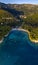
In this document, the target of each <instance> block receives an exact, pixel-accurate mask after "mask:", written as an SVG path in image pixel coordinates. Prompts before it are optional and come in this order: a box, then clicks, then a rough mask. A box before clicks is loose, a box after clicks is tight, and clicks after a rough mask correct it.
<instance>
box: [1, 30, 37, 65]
mask: <svg viewBox="0 0 38 65" xmlns="http://www.w3.org/2000/svg"><path fill="white" fill-rule="evenodd" d="M0 65H38V44H35V43H32V42H31V41H30V40H29V37H28V34H27V33H25V32H23V31H18V30H13V31H11V32H10V33H9V35H8V36H7V37H6V38H5V39H4V41H3V43H1V44H0Z"/></svg>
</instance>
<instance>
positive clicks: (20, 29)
mask: <svg viewBox="0 0 38 65" xmlns="http://www.w3.org/2000/svg"><path fill="white" fill-rule="evenodd" d="M12 30H19V31H24V32H27V33H28V35H29V39H30V40H31V42H34V43H38V40H33V39H31V37H30V32H29V31H28V30H25V29H22V28H13V29H12ZM12 30H11V31H12ZM7 36H8V34H7V35H5V37H7ZM3 39H4V38H2V39H1V40H0V43H2V42H3Z"/></svg>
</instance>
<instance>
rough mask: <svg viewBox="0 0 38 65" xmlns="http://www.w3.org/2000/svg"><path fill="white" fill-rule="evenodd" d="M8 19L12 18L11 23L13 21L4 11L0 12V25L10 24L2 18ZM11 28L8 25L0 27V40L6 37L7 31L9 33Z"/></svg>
mask: <svg viewBox="0 0 38 65" xmlns="http://www.w3.org/2000/svg"><path fill="white" fill-rule="evenodd" d="M8 17H12V21H13V16H12V15H11V14H10V13H9V12H7V11H4V10H2V9H1V10H0V23H2V22H12V21H10V20H6V21H5V20H3V19H2V18H8ZM10 29H11V27H10V26H9V25H8V26H7V25H0V39H1V38H2V37H3V36H4V35H6V34H7V33H8V32H9V31H10Z"/></svg>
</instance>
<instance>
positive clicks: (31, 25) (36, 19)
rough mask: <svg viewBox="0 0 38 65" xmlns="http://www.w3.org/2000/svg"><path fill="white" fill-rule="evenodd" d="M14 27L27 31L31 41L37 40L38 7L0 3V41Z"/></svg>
mask: <svg viewBox="0 0 38 65" xmlns="http://www.w3.org/2000/svg"><path fill="white" fill-rule="evenodd" d="M20 16H21V17H20ZM16 27H18V28H19V27H21V28H23V29H26V30H28V31H29V32H30V35H31V38H32V39H38V5H32V4H4V3H0V39H1V38H2V37H4V36H5V35H6V34H7V33H8V32H9V31H10V30H11V29H12V28H16Z"/></svg>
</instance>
